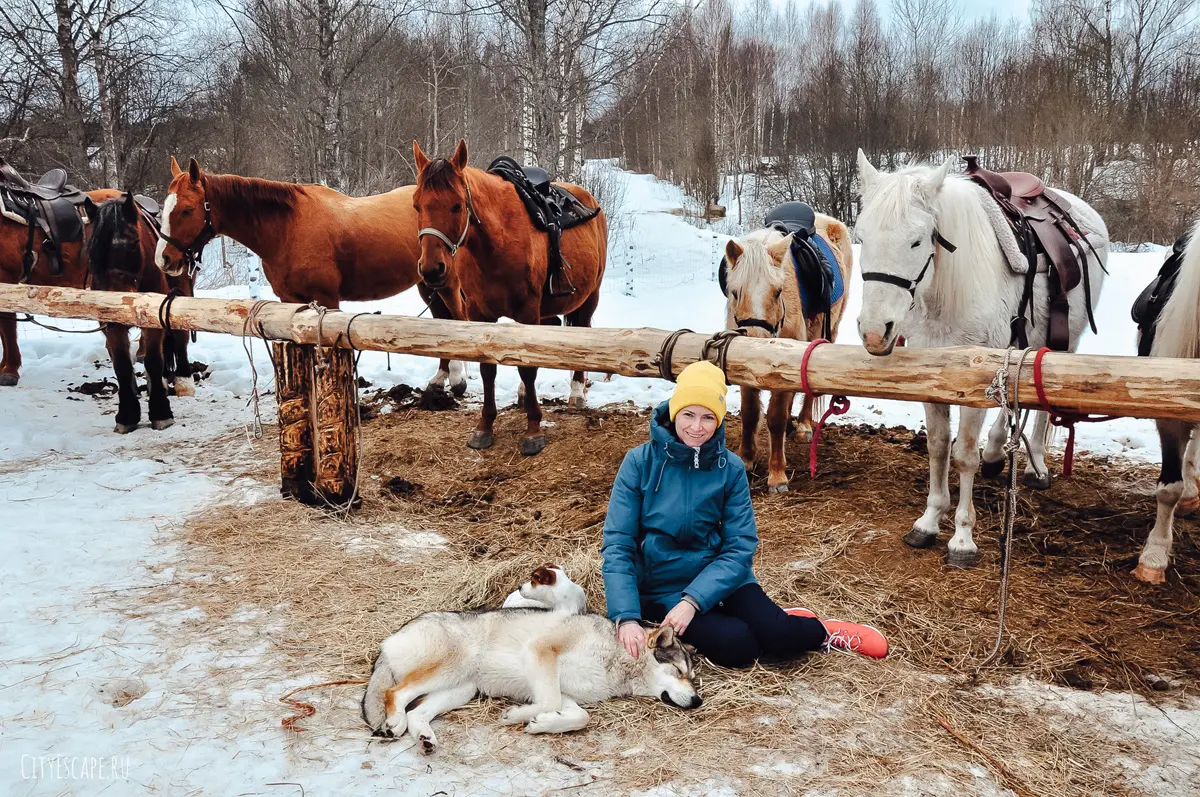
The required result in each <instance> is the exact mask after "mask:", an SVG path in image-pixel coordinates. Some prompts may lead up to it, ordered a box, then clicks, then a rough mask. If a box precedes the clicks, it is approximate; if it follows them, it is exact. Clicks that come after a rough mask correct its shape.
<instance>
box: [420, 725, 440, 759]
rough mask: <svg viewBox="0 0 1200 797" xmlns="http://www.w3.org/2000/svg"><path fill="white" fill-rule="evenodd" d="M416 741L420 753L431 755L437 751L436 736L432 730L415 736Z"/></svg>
mask: <svg viewBox="0 0 1200 797" xmlns="http://www.w3.org/2000/svg"><path fill="white" fill-rule="evenodd" d="M417 742H418V743H419V744H420V745H421V754H422V755H433V754H434V752H436V751H437V737H436V736H434V735H433V731H430V732H429V733H422V734H421V735H420V736H418V737H417Z"/></svg>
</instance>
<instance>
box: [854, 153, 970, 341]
mask: <svg viewBox="0 0 1200 797" xmlns="http://www.w3.org/2000/svg"><path fill="white" fill-rule="evenodd" d="M953 163H954V158H948V159H947V160H946V162H945V163H943V164H942V165H941V166H940V167H937V168H931V167H928V166H925V167H912V168H908V169H903V170H901V171H898V172H890V173H889V172H880V171H878V170H877V169H876V168H875V167H874V166H872V165H871V163H870V161H868V160H867V157H866V155H864V154H863V151H862V150H861V149H860V150H859V151H858V180H859V194H860V196H861V198H862V212H860V213H859V216H858V223H857V225H856V226H855V229H856V232H857V233H858V237H859V240H860V241H861V242H862V252H861V254H860V255H859V259H860V262H861V263H862V268H863V275H862V276H863V303H862V310H861V311H860V312H859V314H858V332H859V335H860V336H861V337H862V341H863V346H864V347H866V349H867V351H869V352H870V353H871V354H876V355H881V356H882V355H887V354H891V353H892V349H893V348H894V347H895V345H896V341H897V339H898V338H899V337H900V336H901V335H903V334H905V330H904V323H905V321H906V320H907V319H908V316H909V313H910V311H911V310H912V309H913V308H914V307H916V303H917V296H918V293H920V292H921V291H922V290H923V289H926V288H927V287H928V285H929V284H930V283H931V282H932V281H933V280H932V275H931V274H929V273H928V272H929V271H930V269H931V268H932V266H933V264H934V258H935V255H936V253H937V244H938V234H937V218H936V214H935V200H936V199H937V196H938V192H939V191H941V189H942V184H943V183H944V182H945V181H946V175H947V174H948V173H949V171H950V166H951V165H952V164H953Z"/></svg>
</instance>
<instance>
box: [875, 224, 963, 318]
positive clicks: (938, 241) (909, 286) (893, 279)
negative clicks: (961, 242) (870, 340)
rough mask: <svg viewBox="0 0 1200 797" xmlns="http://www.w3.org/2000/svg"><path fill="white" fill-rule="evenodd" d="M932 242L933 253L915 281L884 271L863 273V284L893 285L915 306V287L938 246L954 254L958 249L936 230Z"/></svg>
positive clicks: (923, 277) (926, 270) (923, 275)
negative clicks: (883, 283)
mask: <svg viewBox="0 0 1200 797" xmlns="http://www.w3.org/2000/svg"><path fill="white" fill-rule="evenodd" d="M932 240H933V251H932V252H930V253H929V259H928V260H926V261H925V266H924V268H922V269H921V273H920V274H918V275H917V278H916V279H915V280H909V279H905V278H904V277H901V276H898V275H896V274H889V273H887V272H886V271H864V272H863V275H862V278H863V282H886V283H887V284H888V285H895V286H896V287H897V288H901V289H903V290H905V291H907V292H908V295H909V296H911V297H912V300H913V304H916V302H917V286H918V285H920V284H921V280H923V279H925V274H926V272H928V271H929V267H930V266H932V265H933V258H934V255H936V254H937V248H938V246H939V245H940V246H941V247H942V248H943V249H945V250H946V251H947V252H954V251H955V250H956V249H958V247H957V246H955V245H954V244H952V243H950V242H949V241H947V240H946V239H945V238H943V237H942V234H941V233H940V232H938V231H937V230H934V231H933V236H932Z"/></svg>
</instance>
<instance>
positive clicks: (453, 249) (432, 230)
mask: <svg viewBox="0 0 1200 797" xmlns="http://www.w3.org/2000/svg"><path fill="white" fill-rule="evenodd" d="M463 185H465V186H466V187H467V218H466V220H465V221H463V231H462V235H460V236H458V242H457V243H455V242H454V241H451V240H450V237H449V236H448V235H446V233H444V232H442V231H441V230H439V229H437V228H436V227H422V228H421V229H419V230H417V240H418V241H420V240H421V239H422V238H424V237H425V236H426V235H432V236H434V237H435V238H437V239H439V240H440V241H441V242H442V243H444V244H445V245H446V248H448V249H449V250H450V257H451V259H453V258H455V257H456V256H457V255H458V250H459V248H461V247H462V245H463V243H464V242H465V241H466V240H467V233H468V232H469V231H470V230H471V219H474V220H475V223H476V224H478V223H479V217H478V216H476V215H475V205H474V204H473V203H472V202H471V184H470V183H468V182H467V178H466V176H465V175H464V176H463Z"/></svg>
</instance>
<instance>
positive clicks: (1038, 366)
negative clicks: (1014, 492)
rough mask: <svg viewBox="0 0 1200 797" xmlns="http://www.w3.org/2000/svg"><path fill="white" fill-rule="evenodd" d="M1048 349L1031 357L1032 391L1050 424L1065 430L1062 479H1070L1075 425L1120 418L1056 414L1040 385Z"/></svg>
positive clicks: (1073, 456)
mask: <svg viewBox="0 0 1200 797" xmlns="http://www.w3.org/2000/svg"><path fill="white" fill-rule="evenodd" d="M1048 351H1050V349H1049V348H1047V347H1045V346H1043V347H1042V348H1040V349H1038V350H1037V354H1035V355H1034V356H1033V389H1034V390H1035V391H1037V399H1038V404H1039V405H1041V408H1042V409H1043V410H1045V411H1046V413H1047V414H1048V415H1049V416H1050V423H1051V424H1053V425H1054V426H1058V427H1061V428H1064V429H1066V430H1067V450H1066V451H1065V452H1064V453H1063V477H1064V478H1067V479H1069V478H1071V474H1072V473H1073V472H1074V471H1075V424H1077V423H1103V422H1105V421H1112V420H1116V419H1117V418H1120V417H1121V416H1120V415H1079V414H1078V413H1073V412H1063V413H1060V412H1057V411H1056V410H1055V409H1054V408H1053V407H1051V406H1050V400H1049V399H1047V398H1046V388H1045V387H1044V386H1043V384H1042V358H1043V357H1045V356H1046V352H1048Z"/></svg>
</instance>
